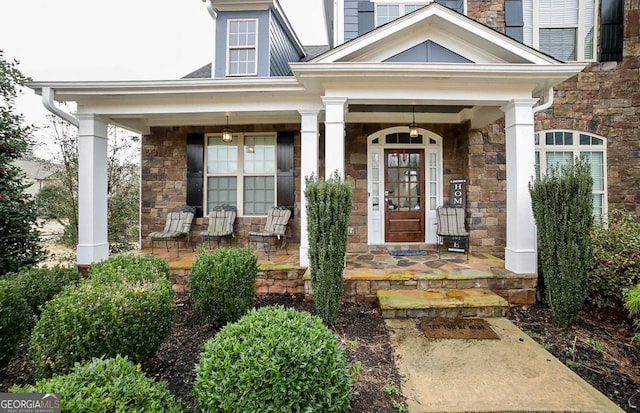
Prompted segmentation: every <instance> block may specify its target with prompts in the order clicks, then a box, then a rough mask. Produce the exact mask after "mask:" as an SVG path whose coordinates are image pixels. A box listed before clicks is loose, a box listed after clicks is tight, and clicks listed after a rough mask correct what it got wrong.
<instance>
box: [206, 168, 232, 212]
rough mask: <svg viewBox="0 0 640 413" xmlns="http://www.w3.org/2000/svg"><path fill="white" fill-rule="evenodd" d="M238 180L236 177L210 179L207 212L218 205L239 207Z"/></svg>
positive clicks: (208, 182)
mask: <svg viewBox="0 0 640 413" xmlns="http://www.w3.org/2000/svg"><path fill="white" fill-rule="evenodd" d="M237 181H238V180H237V178H236V177H235V176H216V177H209V178H208V180H207V210H209V211H210V210H211V208H213V207H214V206H216V205H220V204H230V205H234V206H236V205H237V196H236V194H237V189H236V188H237Z"/></svg>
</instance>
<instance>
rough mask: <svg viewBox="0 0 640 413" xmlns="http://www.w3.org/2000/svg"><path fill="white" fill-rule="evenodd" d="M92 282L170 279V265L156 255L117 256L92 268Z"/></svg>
mask: <svg viewBox="0 0 640 413" xmlns="http://www.w3.org/2000/svg"><path fill="white" fill-rule="evenodd" d="M89 279H90V280H91V281H92V282H100V283H106V282H117V283H120V282H125V281H126V282H136V281H155V280H158V279H169V263H168V262H167V260H166V259H164V258H160V257H156V256H155V255H131V254H130V255H116V256H113V257H110V258H108V259H106V260H104V261H102V262H99V263H95V264H93V265H92V266H91V270H90V272H89Z"/></svg>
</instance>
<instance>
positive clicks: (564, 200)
mask: <svg viewBox="0 0 640 413" xmlns="http://www.w3.org/2000/svg"><path fill="white" fill-rule="evenodd" d="M592 186H593V179H592V178H591V167H590V165H589V163H588V162H587V161H586V160H584V159H577V158H576V160H575V164H574V165H570V164H568V165H564V166H562V167H556V168H552V170H551V171H549V173H548V174H547V175H544V176H542V177H541V178H540V179H539V180H537V181H536V182H535V183H533V184H532V185H530V188H529V189H530V192H531V201H532V205H533V215H534V217H535V220H536V224H537V226H538V251H539V254H540V264H541V270H542V273H543V277H544V282H545V285H546V291H545V295H546V298H547V302H548V303H549V305H550V306H551V309H552V310H553V314H554V317H555V318H556V320H558V322H560V324H562V325H569V324H571V323H573V322H574V321H576V319H577V318H578V311H579V310H580V308H582V305H583V304H584V300H585V298H586V294H587V275H588V271H589V269H590V268H591V262H592V258H593V257H592V247H591V238H590V231H591V227H592V225H593V204H592V199H591V191H592Z"/></svg>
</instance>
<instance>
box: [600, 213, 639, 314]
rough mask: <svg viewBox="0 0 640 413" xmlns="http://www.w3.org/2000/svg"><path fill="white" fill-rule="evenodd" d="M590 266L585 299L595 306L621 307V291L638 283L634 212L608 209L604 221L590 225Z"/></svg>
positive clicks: (637, 228) (636, 236) (637, 240)
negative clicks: (591, 253) (591, 261)
mask: <svg viewBox="0 0 640 413" xmlns="http://www.w3.org/2000/svg"><path fill="white" fill-rule="evenodd" d="M591 239H592V243H593V258H594V259H593V268H592V269H591V271H590V272H589V278H588V292H589V294H588V296H587V300H588V301H589V302H590V303H591V304H593V305H596V306H598V307H618V308H622V304H623V302H624V292H625V291H626V290H628V289H630V288H633V287H634V286H635V285H637V284H640V222H638V221H637V218H636V216H635V215H634V214H632V213H631V212H628V211H624V210H615V209H614V210H611V211H609V214H608V219H607V221H606V222H604V223H602V224H600V225H596V226H594V228H593V230H592V231H591Z"/></svg>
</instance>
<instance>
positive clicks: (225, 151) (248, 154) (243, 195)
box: [206, 134, 277, 216]
mask: <svg viewBox="0 0 640 413" xmlns="http://www.w3.org/2000/svg"><path fill="white" fill-rule="evenodd" d="M206 162H207V172H206V174H207V176H206V206H207V211H210V210H211V208H213V207H214V206H216V205H220V204H230V205H235V206H236V207H237V208H238V214H239V215H241V216H256V215H258V216H259V215H266V214H267V210H268V209H269V208H270V207H272V206H274V205H275V200H276V173H277V167H276V136H275V134H258V135H253V134H251V135H248V134H247V135H245V134H237V135H236V134H234V136H233V141H232V142H224V141H223V140H222V136H220V135H208V136H207V150H206Z"/></svg>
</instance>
